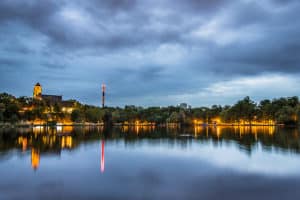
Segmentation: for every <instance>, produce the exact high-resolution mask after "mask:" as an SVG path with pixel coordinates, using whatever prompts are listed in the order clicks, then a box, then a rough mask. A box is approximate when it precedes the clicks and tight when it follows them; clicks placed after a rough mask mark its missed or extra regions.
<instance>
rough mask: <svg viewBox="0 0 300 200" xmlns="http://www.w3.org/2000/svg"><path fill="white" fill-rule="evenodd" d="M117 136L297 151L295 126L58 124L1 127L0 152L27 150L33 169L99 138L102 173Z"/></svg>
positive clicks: (132, 142)
mask: <svg viewBox="0 0 300 200" xmlns="http://www.w3.org/2000/svg"><path fill="white" fill-rule="evenodd" d="M119 139H122V140H124V142H125V144H126V146H127V147H130V146H134V145H137V144H139V143H138V141H140V140H141V139H151V140H149V142H152V141H153V142H155V141H157V142H159V141H160V140H161V139H168V143H169V144H172V145H174V144H175V143H179V144H180V146H181V148H188V147H189V143H190V141H191V140H192V141H194V142H197V141H201V142H202V143H210V142H213V144H216V145H218V144H223V143H224V142H225V143H228V142H230V143H235V144H237V147H238V148H239V150H240V151H242V152H245V153H246V154H247V155H249V156H250V155H251V154H252V152H253V151H255V150H257V148H258V147H259V146H261V148H262V150H263V151H274V150H276V151H277V152H279V151H281V152H290V153H294V154H299V152H300V137H299V129H294V128H290V129H289V128H280V127H274V126H254V127H245V126H244V127H243V126H241V127H221V126H196V127H190V128H180V127H164V128H155V127H152V126H139V127H136V126H124V127H118V128H114V129H112V130H106V129H104V128H103V127H73V126H61V127H57V128H50V127H42V126H39V127H34V128H21V129H1V130H0V152H1V154H2V155H3V154H5V153H8V152H9V151H10V150H12V149H15V148H17V149H19V150H20V152H23V153H26V152H27V151H28V150H30V151H31V165H32V168H33V169H34V170H36V169H38V168H39V165H40V157H43V156H44V155H45V154H51V155H55V156H60V154H61V152H62V151H72V150H73V149H76V148H78V147H79V146H80V144H81V143H87V142H90V141H99V140H100V141H101V144H100V145H101V147H100V152H101V156H100V171H101V172H102V173H103V172H104V170H105V143H106V141H118V140H119ZM155 139H157V140H155ZM0 159H1V158H0Z"/></svg>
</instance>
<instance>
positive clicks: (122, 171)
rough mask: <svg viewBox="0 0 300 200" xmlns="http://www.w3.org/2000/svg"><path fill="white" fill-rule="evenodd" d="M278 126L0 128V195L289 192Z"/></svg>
mask: <svg viewBox="0 0 300 200" xmlns="http://www.w3.org/2000/svg"><path fill="white" fill-rule="evenodd" d="M299 188H300V137H299V130H298V129H295V128H280V127H252V128H250V127H203V126H199V127H190V128H176V127H173V128H172V127H169V128H155V127H117V128H113V129H111V130H108V129H104V128H103V127H94V128H93V127H71V126H70V127H68V126H65V127H64V126H63V127H56V128H45V127H34V128H19V129H0V199H1V200H2V199H131V200H132V199H255V200H257V199H297V198H299V196H300V190H299Z"/></svg>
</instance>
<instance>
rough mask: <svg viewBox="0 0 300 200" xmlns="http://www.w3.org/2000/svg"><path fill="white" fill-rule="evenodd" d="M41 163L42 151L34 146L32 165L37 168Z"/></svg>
mask: <svg viewBox="0 0 300 200" xmlns="http://www.w3.org/2000/svg"><path fill="white" fill-rule="evenodd" d="M39 165H40V152H39V150H37V149H35V148H32V149H31V167H32V169H34V170H37V168H38V167H39Z"/></svg>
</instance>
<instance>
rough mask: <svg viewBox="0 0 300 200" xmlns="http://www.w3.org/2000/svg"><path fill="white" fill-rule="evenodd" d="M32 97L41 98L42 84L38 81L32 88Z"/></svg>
mask: <svg viewBox="0 0 300 200" xmlns="http://www.w3.org/2000/svg"><path fill="white" fill-rule="evenodd" d="M33 98H34V99H37V100H41V99H42V86H41V84H40V83H37V84H35V86H34V88H33Z"/></svg>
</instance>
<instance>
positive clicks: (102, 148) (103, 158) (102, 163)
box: [100, 140, 105, 173]
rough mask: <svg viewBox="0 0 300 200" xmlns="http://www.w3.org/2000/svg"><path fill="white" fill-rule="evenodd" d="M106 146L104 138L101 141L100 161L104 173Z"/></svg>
mask: <svg viewBox="0 0 300 200" xmlns="http://www.w3.org/2000/svg"><path fill="white" fill-rule="evenodd" d="M104 146H105V142H104V140H102V142H101V162H100V170H101V173H104V167H105V157H104V156H105V155H104Z"/></svg>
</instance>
